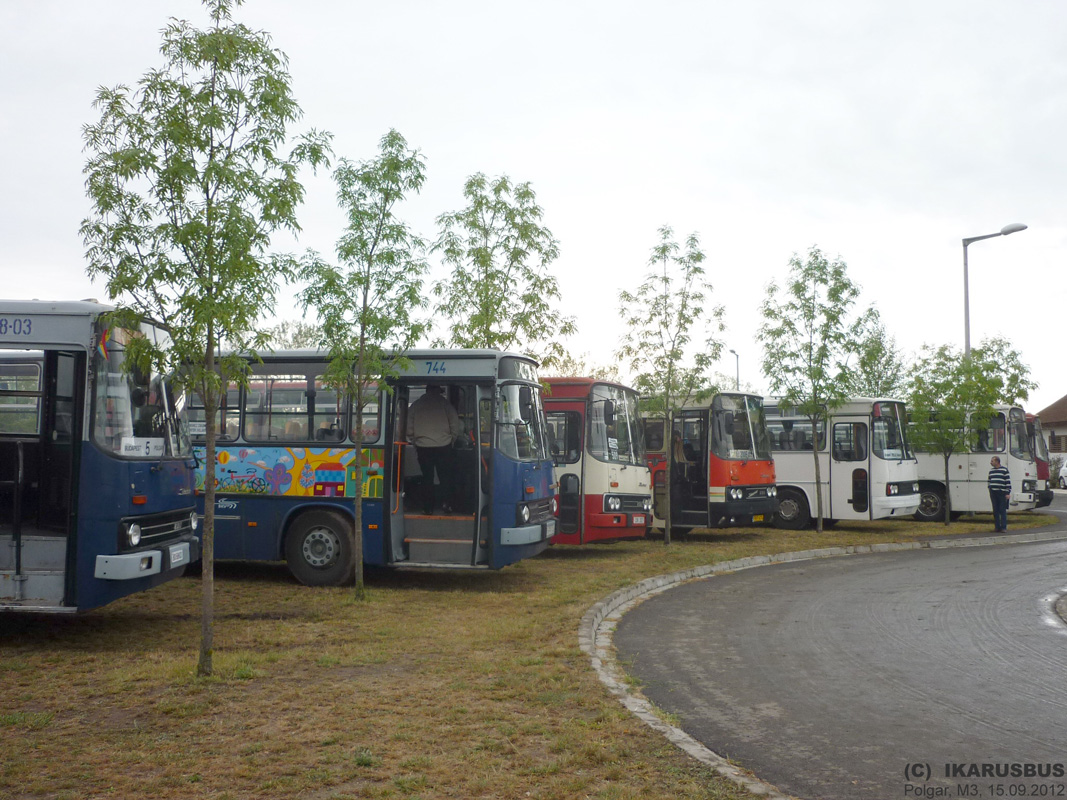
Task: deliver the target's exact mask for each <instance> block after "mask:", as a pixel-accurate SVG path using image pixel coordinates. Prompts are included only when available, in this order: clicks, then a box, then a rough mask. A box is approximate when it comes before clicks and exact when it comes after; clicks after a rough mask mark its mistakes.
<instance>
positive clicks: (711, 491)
mask: <svg viewBox="0 0 1067 800" xmlns="http://www.w3.org/2000/svg"><path fill="white" fill-rule="evenodd" d="M663 423H664V420H663V419H662V418H659V419H657V418H655V417H651V416H649V417H647V418H646V419H645V449H646V451H647V452H648V466H649V469H650V470H651V472H652V494H653V503H652V507H653V514H652V527H654V528H657V529H658V530H663V529H664V528H665V527H666V503H667V501H668V498H667V489H666V483H667V480H666V479H667V469H668V467H669V465H670V463H671V461H672V460H673V459H672V458H671V449H672V448H671V439H672V438H673V434H675V433H676V434H678V435H679V436H680V437H681V445H680V446H681V449H682V451H683V452H684V455H685V457H684V461H682V459H681V458H679V459H678V460H677V461H678V464H677V468H676V470H675V473H674V476H673V477H672V479H671V484H672V486H671V495H672V496H671V498H670V502H671V527H672V528H676V529H681V530H691V529H693V528H716V527H721V526H725V525H730V524H739V525H746V524H752V523H764V522H770V521H771V517H773V516H774V513H775V510H776V508H777V506H778V501H777V499H776V498H777V487H776V485H775V472H774V461H773V460H772V458H771V444H770V438H769V436H768V433H767V420H766V418H765V416H764V412H763V398H762V397H760V396H759V395H754V394H744V393H741V392H721V393H718V394H715V395H714V396H713V397H711V399H709V400H705V401H703V402H701V403H700V404H692V405H689V406H687V407H685V408H683V409H682V410H681V411H680V412H679V413H678V414H677V415H676V416H675V417H674V420H673V422H672V425H671V435H668V434H667V432H666V431H665V430H664V424H663Z"/></svg>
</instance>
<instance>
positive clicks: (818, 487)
mask: <svg viewBox="0 0 1067 800" xmlns="http://www.w3.org/2000/svg"><path fill="white" fill-rule="evenodd" d="M827 435H829V432H827ZM811 438H812V444H811V457H812V458H814V459H815V530H816V531H817V532H818V533H822V470H821V469H820V465H819V423H818V419H817V418H815V417H813V418H812V420H811Z"/></svg>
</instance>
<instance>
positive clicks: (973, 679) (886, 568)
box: [614, 493, 1067, 800]
mask: <svg viewBox="0 0 1067 800" xmlns="http://www.w3.org/2000/svg"><path fill="white" fill-rule="evenodd" d="M1065 507H1067V495H1065V494H1063V493H1061V494H1059V495H1058V497H1057V501H1056V502H1055V503H1054V504H1053V509H1054V510H1057V511H1063V510H1064V508H1065ZM1065 593H1067V541H1065V542H1047V543H1034V544H1019V545H1001V546H992V547H970V548H959V549H949V550H922V551H908V552H903V553H894V554H875V555H862V556H849V557H844V558H832V559H823V560H817V561H808V562H801V563H793V564H784V565H776V566H772V567H764V568H759V569H752V570H746V571H743V572H737V573H734V574H730V575H720V576H716V577H713V578H710V579H706V580H700V581H695V582H693V583H689V584H685V585H682V586H679V587H676V588H674V589H671V590H670V591H667V592H665V593H664V594H662V595H659V596H656V597H653V598H652V599H650V600H648V601H646V602H644V603H642V604H640V605H638V606H637V607H636V608H634V609H633V610H631V611H630V612H628V613H627V614H626V615H625V616H624V617H623V618H622V620H621V621H620V623H619V626H618V629H617V630H616V632H615V635H614V643H615V646H616V648H617V650H618V658H619V660H620V662H621V663H623V664H624V665H625V667H626V671H627V672H628V673H629V674H630V675H632V676H634V677H637V678H638V679H639V680H640V681H641V682H642V684H643V685H642V690H643V692H644V693H645V695H646V696H647V697H648V698H649V699H650V700H652V701H653V702H654V703H655V704H656V705H657V706H659V707H660V708H661V709H663V710H665V711H668V712H670V713H672V714H674V715H675V716H676V717H677V720H678V724H679V726H680V727H681V728H683V729H684V730H685V731H686V732H687V733H689V734H690V735H691V736H693V737H694V738H695V739H697V740H698V741H700V742H702V743H703V744H705V745H706V746H707V747H709V748H710V749H712V750H714V751H715V752H717V753H719V754H720V755H722V756H724V757H726V758H729V759H731V760H733V761H734V762H735V763H738V764H740V765H741V766H743V767H745V768H747V769H749V770H751V771H752V772H754V773H755V774H756V775H757V776H758V777H760V778H761V779H763V780H765V781H768V782H770V783H772V784H775V785H776V786H777V787H778V788H779V789H781V790H782V791H784V792H786V793H788V794H792V795H796V796H798V797H802V798H812V799H813V800H814V799H815V798H819V799H820V800H821V799H822V798H826V799H827V800H832V799H833V798H850V799H851V798H864V797H870V798H903V797H935V796H940V797H971V798H974V797H979V798H992V797H1035V796H1036V797H1064V798H1067V625H1065V624H1064V623H1063V621H1062V620H1061V619H1060V618H1059V617H1058V616H1057V615H1056V614H1055V612H1054V608H1053V606H1054V604H1055V602H1056V599H1057V598H1058V597H1060V596H1061V595H1063V594H1065ZM916 764H917V765H920V767H919V769H918V773H919V774H916V769H915V767H914V766H913V765H916ZM927 765H928V766H929V771H930V773H931V774H930V775H929V776H927V775H926V774H925V771H926V769H925V768H926V767H927ZM946 765H952V766H946ZM972 765H977V766H972ZM985 765H990V766H985ZM997 765H1002V766H997ZM1011 765H1016V766H1011ZM1028 765H1030V766H1028ZM1046 765H1053V766H1046ZM1028 770H1029V771H1033V772H1034V775H1033V776H1032V777H1027V772H1028ZM1050 770H1051V771H1052V774H1051V775H1048V777H1047V778H1046V777H1045V775H1046V774H1047V773H1048V772H1049V771H1050ZM946 772H947V773H948V776H947V777H946ZM976 772H977V774H975V773H976ZM998 772H999V773H1002V774H1000V775H998ZM983 773H984V774H983ZM1003 773H1006V774H1003ZM1015 773H1019V775H1018V776H1016V775H1015ZM937 790H941V791H943V792H945V793H942V794H936V793H935V792H936V791H937ZM924 792H925V793H924Z"/></svg>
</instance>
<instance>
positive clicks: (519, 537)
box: [500, 517, 556, 545]
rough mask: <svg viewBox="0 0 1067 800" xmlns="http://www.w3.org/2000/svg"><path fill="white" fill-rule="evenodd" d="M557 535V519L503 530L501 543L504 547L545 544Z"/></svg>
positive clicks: (501, 531)
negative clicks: (536, 543)
mask: <svg viewBox="0 0 1067 800" xmlns="http://www.w3.org/2000/svg"><path fill="white" fill-rule="evenodd" d="M555 535H556V519H555V518H554V517H553V518H552V519H548V520H545V521H544V522H539V523H537V524H534V525H522V526H520V527H518V528H501V529H500V543H501V544H503V545H516V544H534V543H535V542H544V541H546V540H548V539H551V538H552V537H553V536H555Z"/></svg>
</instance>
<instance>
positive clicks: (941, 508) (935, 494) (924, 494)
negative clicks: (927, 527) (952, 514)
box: [915, 483, 945, 522]
mask: <svg viewBox="0 0 1067 800" xmlns="http://www.w3.org/2000/svg"><path fill="white" fill-rule="evenodd" d="M915 519H917V520H919V522H944V521H945V489H944V487H943V486H941V485H940V484H937V483H920V484H919V507H918V508H917V509H916V510H915Z"/></svg>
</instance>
